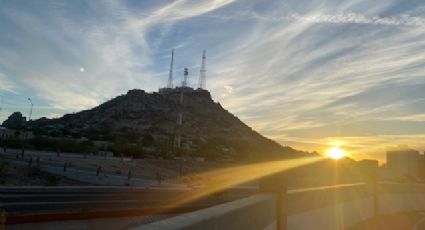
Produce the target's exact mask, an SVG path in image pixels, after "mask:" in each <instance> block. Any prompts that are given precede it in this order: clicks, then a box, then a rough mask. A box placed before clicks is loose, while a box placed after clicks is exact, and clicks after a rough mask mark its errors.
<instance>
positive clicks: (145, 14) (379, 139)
mask: <svg viewBox="0 0 425 230" xmlns="http://www.w3.org/2000/svg"><path fill="white" fill-rule="evenodd" d="M422 1H423V0H411V1H403V0H381V1H370V0H346V1H340V0H328V1H326V0H322V1H318V0H210V1H204V0H177V1H165V0H144V1H137V0H127V1H112V0H94V1H91V0H86V1H81V0H73V1H65V0H63V1H60V0H51V1H49V0H31V1H27V0H0V31H1V33H0V97H1V100H2V102H1V108H2V110H1V111H0V121H3V120H4V119H6V118H7V116H9V115H10V114H11V113H12V112H14V111H20V112H22V113H23V114H24V116H27V117H28V116H29V110H30V103H29V101H28V98H31V100H32V101H33V103H34V110H33V116H32V118H33V119H36V118H39V117H43V116H46V117H59V116H61V115H63V114H66V113H72V112H78V111H80V110H83V109H89V108H92V107H94V106H96V105H98V104H100V103H102V102H105V101H107V100H109V99H111V98H114V97H116V96H118V95H121V94H125V93H126V92H127V91H128V90H129V89H134V88H139V89H144V90H145V91H148V92H153V91H157V90H158V88H160V87H164V86H165V85H166V84H167V78H168V68H169V62H170V51H171V49H172V48H174V49H175V63H174V67H175V68H174V76H175V79H176V82H175V84H179V83H178V82H179V81H180V80H181V78H182V75H183V68H184V67H188V68H189V81H190V85H192V86H194V87H195V86H196V85H197V81H198V76H199V69H200V64H201V55H202V51H203V50H204V49H205V50H206V52H207V74H206V75H207V88H208V90H209V91H210V92H211V94H212V96H213V99H214V100H215V101H218V102H220V104H221V105H222V106H223V107H225V108H226V109H227V110H229V111H230V112H232V113H233V114H235V115H236V116H238V117H239V118H240V119H241V120H242V121H243V122H245V123H246V124H248V125H249V126H251V127H253V128H254V129H255V130H257V131H259V132H260V133H261V134H263V135H265V136H267V137H269V138H272V139H274V140H276V141H277V142H279V143H281V144H282V145H288V146H291V147H294V148H296V149H300V150H306V151H314V150H316V151H319V152H323V151H325V150H326V149H328V148H331V147H332V146H340V147H341V148H343V149H344V150H346V151H347V152H349V154H350V155H351V156H352V157H354V158H355V159H364V158H373V159H378V160H381V161H382V160H384V159H385V151H386V149H387V147H389V146H394V145H398V144H407V145H409V146H410V147H411V148H414V149H417V150H419V151H421V152H423V151H425V68H424V67H425V52H424V51H425V4H424V3H423V2H422Z"/></svg>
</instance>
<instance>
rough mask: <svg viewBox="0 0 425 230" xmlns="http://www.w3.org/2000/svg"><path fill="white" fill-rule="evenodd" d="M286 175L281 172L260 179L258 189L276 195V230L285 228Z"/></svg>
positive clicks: (284, 229)
mask: <svg viewBox="0 0 425 230" xmlns="http://www.w3.org/2000/svg"><path fill="white" fill-rule="evenodd" d="M287 184H288V183H287V175H286V174H285V173H283V172H280V173H277V174H273V175H270V176H266V177H263V178H261V179H260V183H259V189H260V192H263V193H272V194H275V196H276V210H275V213H276V230H286V225H287V202H286V201H287V188H288V185H287Z"/></svg>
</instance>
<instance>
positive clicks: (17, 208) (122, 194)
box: [0, 186, 255, 224]
mask: <svg viewBox="0 0 425 230" xmlns="http://www.w3.org/2000/svg"><path fill="white" fill-rule="evenodd" d="M192 192H193V190H191V189H163V188H161V189H159V188H158V189H145V188H134V187H110V186H102V187H97V186H89V187H1V188H0V208H2V209H4V210H5V211H6V213H7V223H8V224H16V223H28V222H41V221H51V220H69V219H89V218H100V217H117V216H147V215H157V214H171V213H183V212H188V211H193V210H197V209H201V208H206V207H210V206H213V205H217V204H220V203H224V202H228V201H231V200H236V199H240V198H243V197H246V196H249V195H252V194H253V193H254V192H255V190H249V189H232V190H229V191H227V192H225V193H224V194H223V195H221V196H208V197H205V198H203V199H200V200H197V201H194V202H191V203H187V204H185V205H183V206H179V207H172V206H171V205H172V204H174V203H176V202H177V201H179V200H182V199H183V198H185V197H187V196H190V195H191V193H192Z"/></svg>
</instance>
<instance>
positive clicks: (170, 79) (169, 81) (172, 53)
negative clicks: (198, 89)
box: [167, 48, 174, 88]
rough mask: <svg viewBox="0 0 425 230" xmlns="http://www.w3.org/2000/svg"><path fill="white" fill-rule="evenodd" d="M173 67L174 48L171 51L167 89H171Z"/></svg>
mask: <svg viewBox="0 0 425 230" xmlns="http://www.w3.org/2000/svg"><path fill="white" fill-rule="evenodd" d="M173 65H174V48H173V49H171V63H170V74H169V75H168V85H167V88H173Z"/></svg>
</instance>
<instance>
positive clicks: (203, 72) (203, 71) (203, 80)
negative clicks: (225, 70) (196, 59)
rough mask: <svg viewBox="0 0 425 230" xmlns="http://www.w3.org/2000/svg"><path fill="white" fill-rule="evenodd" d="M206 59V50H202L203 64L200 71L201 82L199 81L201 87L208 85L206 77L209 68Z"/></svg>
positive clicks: (204, 87)
mask: <svg viewBox="0 0 425 230" xmlns="http://www.w3.org/2000/svg"><path fill="white" fill-rule="evenodd" d="M206 59H207V58H206V52H205V50H204V52H202V64H201V70H200V72H199V82H198V88H199V89H206V87H207V79H206V73H207V69H206V66H205V61H206Z"/></svg>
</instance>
